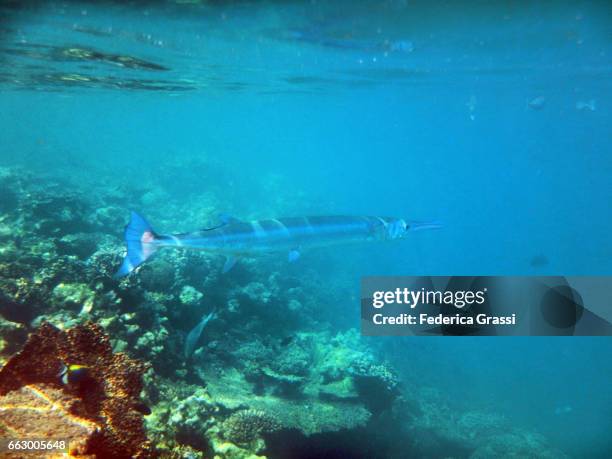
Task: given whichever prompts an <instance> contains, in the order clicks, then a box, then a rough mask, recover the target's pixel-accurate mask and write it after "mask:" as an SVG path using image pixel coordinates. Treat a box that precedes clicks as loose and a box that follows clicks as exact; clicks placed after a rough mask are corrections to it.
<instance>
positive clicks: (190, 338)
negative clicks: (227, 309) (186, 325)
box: [183, 311, 217, 359]
mask: <svg viewBox="0 0 612 459" xmlns="http://www.w3.org/2000/svg"><path fill="white" fill-rule="evenodd" d="M216 316H217V314H216V313H215V311H213V312H211V313H209V314H205V315H204V316H202V320H200V322H198V324H197V325H196V326H195V327H193V329H192V330H191V331H190V332H189V334H188V335H187V338H186V339H185V348H184V350H183V351H184V354H185V358H186V359H188V358H189V357H191V354H193V351H195V348H196V345H197V344H198V340H199V339H200V336H201V335H202V330H204V327H206V325H207V324H208V322H210V321H211V319H214V318H215V317H216Z"/></svg>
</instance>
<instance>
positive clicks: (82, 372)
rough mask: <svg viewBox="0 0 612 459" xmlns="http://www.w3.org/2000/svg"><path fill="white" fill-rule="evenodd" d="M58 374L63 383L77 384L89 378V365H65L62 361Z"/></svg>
mask: <svg viewBox="0 0 612 459" xmlns="http://www.w3.org/2000/svg"><path fill="white" fill-rule="evenodd" d="M58 376H59V377H60V379H61V381H62V383H63V384H79V383H81V382H83V381H85V380H86V379H88V378H89V376H90V374H89V367H87V366H85V365H75V364H72V365H66V364H64V363H62V366H61V368H60V372H59V375H58Z"/></svg>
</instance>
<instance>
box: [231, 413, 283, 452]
mask: <svg viewBox="0 0 612 459" xmlns="http://www.w3.org/2000/svg"><path fill="white" fill-rule="evenodd" d="M279 428H280V424H279V423H278V421H277V420H276V419H275V418H274V417H273V416H271V415H269V414H267V413H266V412H265V411H262V410H241V411H237V412H236V413H234V414H232V415H231V416H230V417H229V418H227V419H226V420H225V422H224V423H223V429H224V431H223V435H224V436H225V438H227V439H228V440H231V441H233V442H234V443H237V444H245V443H249V442H251V441H253V440H256V439H257V438H259V436H260V435H261V434H262V433H270V432H274V431H276V430H278V429H279Z"/></svg>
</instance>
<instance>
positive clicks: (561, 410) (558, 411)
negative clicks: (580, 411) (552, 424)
mask: <svg viewBox="0 0 612 459" xmlns="http://www.w3.org/2000/svg"><path fill="white" fill-rule="evenodd" d="M572 411H574V409H573V408H572V407H571V406H569V405H564V406H558V407H556V408H555V415H556V416H561V415H564V414H570V413H571V412H572Z"/></svg>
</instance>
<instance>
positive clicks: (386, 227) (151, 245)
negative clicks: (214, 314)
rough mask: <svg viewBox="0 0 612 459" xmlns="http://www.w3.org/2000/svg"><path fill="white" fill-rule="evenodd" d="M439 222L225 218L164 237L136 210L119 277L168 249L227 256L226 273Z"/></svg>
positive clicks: (403, 234)
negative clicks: (248, 261) (268, 258)
mask: <svg viewBox="0 0 612 459" xmlns="http://www.w3.org/2000/svg"><path fill="white" fill-rule="evenodd" d="M440 227H441V225H440V223H438V222H414V221H407V220H404V219H401V218H391V217H354V216H327V217H291V218H277V219H269V220H253V221H241V220H237V219H235V218H232V217H224V218H223V219H222V221H221V223H220V224H219V225H217V226H214V227H211V228H204V229H201V230H198V231H194V232H191V233H181V234H169V235H163V234H158V233H156V232H155V231H154V230H153V228H152V227H151V225H149V223H147V221H146V220H145V219H144V218H143V217H141V216H140V215H139V214H137V213H136V212H131V215H130V222H129V223H128V225H127V226H126V228H125V233H124V238H125V244H126V246H127V253H126V255H125V258H124V259H123V263H122V264H121V267H120V268H119V270H118V271H117V273H116V274H115V277H116V278H120V277H123V276H127V275H128V274H130V273H131V272H132V271H134V270H135V269H136V268H137V267H138V266H140V265H141V264H143V263H144V262H145V261H146V260H147V259H149V258H150V257H151V256H152V255H153V254H154V253H155V252H157V251H158V250H159V249H161V248H164V247H173V248H187V249H200V250H204V251H207V252H210V253H218V254H222V255H225V256H226V261H225V265H224V266H223V272H224V273H226V272H228V271H229V270H230V269H232V267H233V266H234V265H235V263H236V260H237V258H238V257H239V256H250V255H255V254H258V253H268V252H279V251H285V252H286V253H287V254H288V255H287V257H288V260H289V261H290V262H293V261H296V260H297V259H298V258H300V252H301V251H302V249H305V248H310V247H318V246H328V245H336V244H341V243H349V242H367V241H386V240H396V239H402V238H404V237H406V236H407V235H408V233H410V232H412V231H416V230H423V229H435V228H440Z"/></svg>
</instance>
